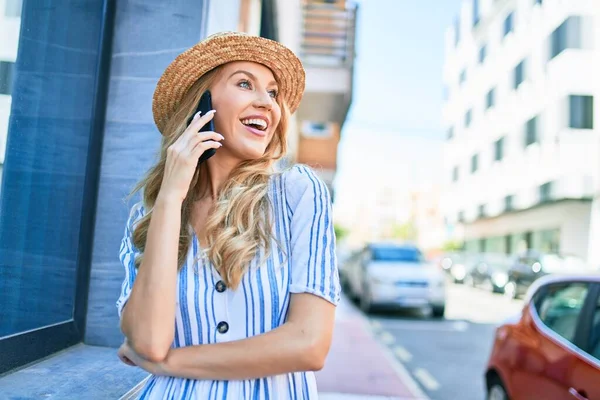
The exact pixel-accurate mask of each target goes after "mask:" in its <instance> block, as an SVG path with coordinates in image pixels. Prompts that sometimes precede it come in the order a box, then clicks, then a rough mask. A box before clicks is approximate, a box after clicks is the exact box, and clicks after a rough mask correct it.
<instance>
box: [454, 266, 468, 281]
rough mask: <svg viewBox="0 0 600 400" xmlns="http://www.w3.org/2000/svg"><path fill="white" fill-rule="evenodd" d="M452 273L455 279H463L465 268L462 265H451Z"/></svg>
mask: <svg viewBox="0 0 600 400" xmlns="http://www.w3.org/2000/svg"><path fill="white" fill-rule="evenodd" d="M452 275H454V277H455V278H456V279H463V278H464V277H465V276H466V275H467V270H466V268H465V266H464V265H462V264H456V265H454V266H453V267H452Z"/></svg>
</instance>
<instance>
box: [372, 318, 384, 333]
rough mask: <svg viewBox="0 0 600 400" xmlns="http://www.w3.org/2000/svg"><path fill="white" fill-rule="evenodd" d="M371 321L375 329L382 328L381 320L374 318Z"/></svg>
mask: <svg viewBox="0 0 600 400" xmlns="http://www.w3.org/2000/svg"><path fill="white" fill-rule="evenodd" d="M370 322H371V327H372V328H373V330H375V331H379V330H381V328H382V326H381V323H380V322H379V321H375V320H374V319H372V320H370Z"/></svg>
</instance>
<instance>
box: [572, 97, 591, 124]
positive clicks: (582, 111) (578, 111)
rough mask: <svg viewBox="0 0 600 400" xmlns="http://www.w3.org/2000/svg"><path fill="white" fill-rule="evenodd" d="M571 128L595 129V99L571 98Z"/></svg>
mask: <svg viewBox="0 0 600 400" xmlns="http://www.w3.org/2000/svg"><path fill="white" fill-rule="evenodd" d="M569 128H574V129H594V97H592V96H574V95H571V96H569Z"/></svg>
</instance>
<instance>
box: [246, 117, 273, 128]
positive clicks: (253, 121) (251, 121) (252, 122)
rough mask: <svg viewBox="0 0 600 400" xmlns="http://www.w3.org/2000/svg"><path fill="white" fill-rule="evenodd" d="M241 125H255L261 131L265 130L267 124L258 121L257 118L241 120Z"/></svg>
mask: <svg viewBox="0 0 600 400" xmlns="http://www.w3.org/2000/svg"><path fill="white" fill-rule="evenodd" d="M242 124H244V125H256V126H258V127H259V128H260V129H262V130H265V129H267V122H266V121H265V120H263V119H259V118H248V119H243V120H242Z"/></svg>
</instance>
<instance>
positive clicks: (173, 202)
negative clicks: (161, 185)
mask: <svg viewBox="0 0 600 400" xmlns="http://www.w3.org/2000/svg"><path fill="white" fill-rule="evenodd" d="M182 204H183V199H182V198H181V196H178V195H175V194H172V193H168V192H163V191H162V190H161V191H160V192H158V196H156V201H155V202H154V207H156V206H159V207H160V206H165V207H167V208H168V207H179V208H181V205H182Z"/></svg>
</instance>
